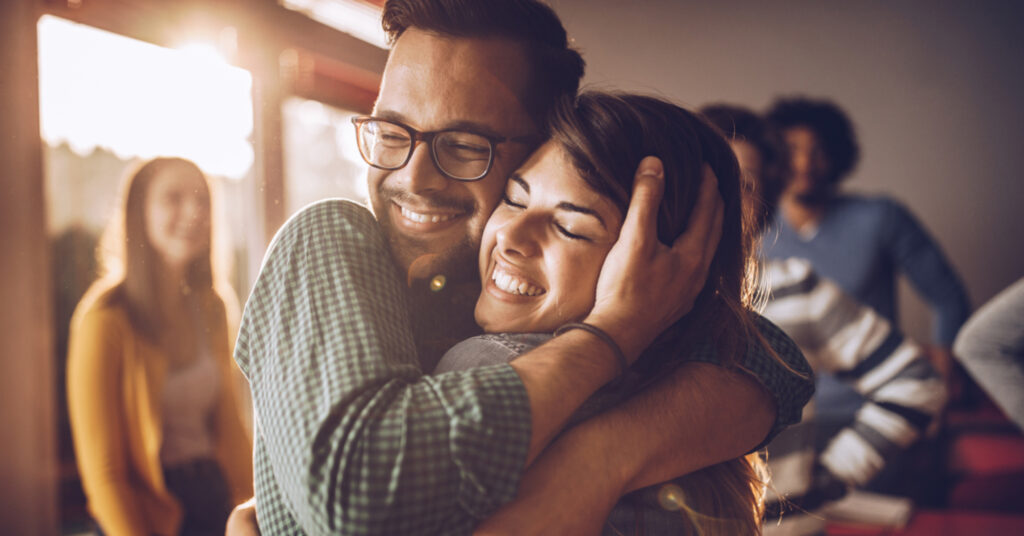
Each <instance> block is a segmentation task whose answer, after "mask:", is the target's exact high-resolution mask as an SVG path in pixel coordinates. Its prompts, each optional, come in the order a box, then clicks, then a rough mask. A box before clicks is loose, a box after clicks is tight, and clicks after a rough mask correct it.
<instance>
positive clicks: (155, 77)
mask: <svg viewBox="0 0 1024 536" xmlns="http://www.w3.org/2000/svg"><path fill="white" fill-rule="evenodd" d="M38 28H39V100H40V103H39V104H40V130H41V134H42V137H43V139H44V141H46V143H48V144H50V145H51V146H57V145H59V144H60V143H62V142H67V143H68V145H69V146H70V147H71V149H72V150H73V151H75V152H76V153H78V154H80V155H82V156H86V155H88V154H90V153H91V152H92V151H93V150H95V149H96V148H98V147H102V148H106V149H109V150H110V151H112V152H113V153H115V154H116V155H117V156H118V157H120V158H123V159H130V158H152V157H155V156H180V157H183V158H187V159H189V160H192V161H194V162H195V163H196V164H198V165H199V167H200V168H202V169H203V170H204V171H205V172H207V173H211V174H214V175H221V176H225V177H230V178H234V179H240V178H242V177H243V176H245V174H246V173H247V172H248V171H249V169H250V168H251V167H252V165H253V158H254V155H253V148H252V143H251V142H250V140H249V138H250V136H251V135H252V131H253V104H252V76H251V75H250V74H249V72H248V71H246V70H244V69H241V68H238V67H234V66H231V65H229V64H228V63H227V61H225V59H224V57H223V55H222V54H220V52H219V51H218V49H217V48H216V47H215V46H212V45H208V44H202V43H189V44H186V45H183V46H182V47H181V49H178V50H175V49H168V48H163V47H159V46H156V45H153V44H149V43H144V42H142V41H136V40H134V39H129V38H127V37H123V36H120V35H116V34H112V33H109V32H105V31H102V30H98V29H96V28H92V27H89V26H85V25H82V24H77V23H74V22H70V21H67V20H64V19H60V18H57V17H53V16H50V15H44V16H43V17H41V18H40V19H39V25H38Z"/></svg>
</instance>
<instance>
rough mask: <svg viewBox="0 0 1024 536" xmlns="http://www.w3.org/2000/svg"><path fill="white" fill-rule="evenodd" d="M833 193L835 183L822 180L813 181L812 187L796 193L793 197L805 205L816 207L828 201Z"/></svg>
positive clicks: (834, 193)
mask: <svg viewBox="0 0 1024 536" xmlns="http://www.w3.org/2000/svg"><path fill="white" fill-rule="evenodd" d="M835 195H836V188H835V185H834V184H832V183H831V182H829V181H822V182H820V183H819V182H815V183H814V186H813V187H811V188H809V189H808V190H807V191H805V192H800V193H797V194H796V195H794V196H793V198H794V199H796V202H797V203H800V204H801V205H803V206H805V207H817V206H821V205H824V204H825V203H828V202H829V201H830V200H831V199H832V198H833V197H835Z"/></svg>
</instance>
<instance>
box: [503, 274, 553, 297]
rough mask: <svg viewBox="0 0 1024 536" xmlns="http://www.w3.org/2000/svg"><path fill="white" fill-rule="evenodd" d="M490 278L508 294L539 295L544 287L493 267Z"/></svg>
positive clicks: (542, 292)
mask: <svg viewBox="0 0 1024 536" xmlns="http://www.w3.org/2000/svg"><path fill="white" fill-rule="evenodd" d="M491 280H492V281H494V285H495V286H496V287H498V288H500V289H501V290H504V291H505V292H508V293H509V294H519V295H522V296H540V295H541V294H544V292H545V291H544V289H542V288H540V287H537V286H534V285H531V284H530V283H527V282H526V281H523V280H522V279H519V278H518V277H515V276H513V275H510V274H508V273H505V272H503V271H501V270H499V269H495V270H494V272H492V273H491Z"/></svg>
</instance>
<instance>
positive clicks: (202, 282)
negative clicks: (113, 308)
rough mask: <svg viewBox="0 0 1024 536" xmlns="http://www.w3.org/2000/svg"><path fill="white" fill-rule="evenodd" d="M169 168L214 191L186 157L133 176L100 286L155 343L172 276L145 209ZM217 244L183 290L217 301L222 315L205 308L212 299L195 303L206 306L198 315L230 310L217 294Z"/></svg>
mask: <svg viewBox="0 0 1024 536" xmlns="http://www.w3.org/2000/svg"><path fill="white" fill-rule="evenodd" d="M165 170H174V171H176V172H178V173H181V174H187V175H194V176H197V177H200V178H202V183H203V184H204V185H205V187H206V188H207V192H208V193H209V183H208V181H207V179H206V176H205V175H204V174H203V172H202V171H201V170H200V169H199V167H198V166H196V165H195V164H194V163H192V162H191V161H189V160H185V159H183V158H170V157H161V158H155V159H153V160H150V161H148V162H146V163H144V164H143V165H142V166H141V167H139V168H138V169H137V170H136V171H135V172H134V173H132V174H131V175H129V177H128V180H127V181H126V183H125V184H124V186H123V190H122V198H123V200H124V204H123V209H122V210H120V211H119V213H118V214H117V216H116V217H115V219H114V220H112V222H111V225H110V227H108V229H107V231H106V233H105V234H104V236H103V239H102V242H101V251H100V257H101V258H100V262H101V265H102V267H103V270H104V277H103V280H102V281H101V282H99V283H97V285H100V286H103V287H105V289H104V293H105V294H106V297H107V299H109V300H112V301H114V302H116V303H118V304H119V305H121V306H122V307H124V308H125V309H126V311H127V312H128V318H129V320H130V321H131V323H132V327H133V328H134V329H135V330H136V331H138V332H139V333H141V334H142V335H144V336H146V337H147V338H149V339H150V340H151V341H153V342H154V343H159V342H160V339H161V337H160V331H161V329H160V327H161V326H162V325H164V324H165V322H164V320H165V319H164V315H165V314H166V313H165V311H166V307H165V306H164V304H162V303H160V299H159V295H158V292H157V284H158V282H160V281H161V280H162V278H164V277H166V273H165V271H166V268H165V267H164V263H163V261H162V260H161V259H160V255H159V253H158V252H157V251H156V249H155V248H154V247H153V244H152V243H150V241H149V235H148V234H147V232H146V212H145V211H146V196H147V194H148V192H149V188H150V186H151V185H152V183H153V180H154V178H155V177H157V176H158V175H160V174H161V173H162V172H163V171H165ZM207 199H209V196H207ZM206 210H207V214H211V213H212V210H211V207H210V205H207V207H206ZM212 227H213V226H212V225H211V226H210V228H211V229H212ZM211 234H212V233H211ZM212 243H213V237H212V236H210V237H208V240H207V241H206V248H205V249H204V250H203V251H202V252H201V253H200V254H199V255H197V256H196V258H195V259H194V260H192V261H191V262H190V263H189V264H188V266H187V267H186V269H185V274H184V279H183V281H181V282H180V285H181V287H180V290H181V291H182V292H183V293H186V294H194V295H196V296H204V297H207V296H209V297H213V298H215V299H214V300H213V302H212V303H213V307H214V308H215V309H217V311H207V310H204V309H205V308H204V307H203V306H204V305H205V306H208V305H209V304H210V303H211V302H210V301H208V300H206V299H203V300H198V301H196V302H194V303H196V304H197V306H200V307H201V309H200V310H199V311H197V313H198V314H203V315H213V316H214V317H215V316H216V315H218V314H219V315H223V314H224V312H223V303H222V301H221V300H220V298H219V296H218V295H217V293H216V292H214V275H213V256H212V254H211V247H212ZM207 318H210V317H209V316H207Z"/></svg>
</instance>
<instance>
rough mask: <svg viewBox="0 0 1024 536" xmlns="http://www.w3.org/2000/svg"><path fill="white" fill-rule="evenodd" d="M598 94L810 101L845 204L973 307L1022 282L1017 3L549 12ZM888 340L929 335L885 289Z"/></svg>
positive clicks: (594, 1) (650, 5)
mask: <svg viewBox="0 0 1024 536" xmlns="http://www.w3.org/2000/svg"><path fill="white" fill-rule="evenodd" d="M550 3H551V4H552V6H553V7H554V8H555V10H556V11H557V12H558V13H559V14H560V16H561V17H562V20H563V21H564V23H565V25H566V27H567V29H568V30H569V33H570V36H571V37H573V38H574V39H575V41H576V45H577V46H578V47H579V48H581V49H582V51H583V54H584V58H585V59H586V60H587V63H588V70H587V73H588V74H587V80H586V82H587V83H588V84H590V85H596V86H598V87H606V88H607V87H612V88H624V89H632V90H641V91H645V92H654V93H657V94H660V95H663V96H666V97H669V98H671V99H673V100H675V101H676V102H679V103H680V104H683V105H687V106H692V107H696V106H701V105H703V104H707V103H710V102H715V101H727V102H733V103H739V104H745V105H748V106H751V107H754V108H756V109H764V108H765V107H766V106H767V105H768V104H769V103H770V102H771V101H772V100H773V99H774V97H775V96H777V95H780V94H792V93H805V94H808V95H812V96H825V97H829V98H831V99H834V100H835V101H836V102H838V103H839V104H841V105H842V106H843V107H844V108H845V109H846V110H847V111H848V112H849V114H850V116H851V117H852V118H853V120H854V123H855V124H856V127H857V130H858V134H859V137H860V142H861V149H862V153H863V157H862V160H861V163H860V166H859V167H858V168H857V170H856V171H855V174H854V175H853V176H852V177H851V178H850V179H849V181H848V183H847V184H846V188H847V189H849V190H854V191H860V192H869V193H885V194H889V195H892V196H895V197H897V198H899V199H900V200H902V201H903V202H904V203H905V204H907V205H908V206H909V207H910V208H911V210H912V211H913V212H914V213H915V214H916V215H917V216H918V217H919V219H921V220H922V221H923V222H924V224H925V226H926V227H927V228H928V229H930V231H931V233H932V235H933V236H934V237H935V238H936V239H937V240H938V241H939V243H940V244H941V245H942V247H943V249H944V250H945V252H946V254H947V256H948V257H949V258H950V259H951V261H952V262H953V264H954V265H955V266H956V268H957V270H958V271H959V273H960V275H961V277H962V278H963V279H964V281H965V283H966V285H967V289H968V292H969V293H970V296H971V301H972V303H973V304H974V306H975V307H977V306H978V305H980V304H981V303H983V302H984V301H985V300H987V299H988V298H990V297H991V296H992V295H993V294H995V293H996V292H998V291H999V290H1000V289H1002V288H1004V287H1006V286H1007V285H1009V284H1010V283H1011V282H1013V281H1014V280H1016V279H1017V278H1018V277H1021V276H1024V239H1022V235H1024V206H1021V205H1022V202H1024V143H1022V141H1024V105H1022V104H1021V103H1020V102H1019V100H1018V99H1022V98H1024V40H1022V38H1021V37H1020V36H1019V34H1018V32H1019V30H1020V29H1021V28H1022V27H1024V2H1016V1H1013V0H1010V1H1001V2H1000V1H987V2H949V1H937V0H918V1H882V0H858V1H845V2H839V1H827V2H825V1H805V0H788V1H777V2H761V1H754V0H745V1H728V2H697V1H680V2H669V1H656V0H646V1H635V2H623V1H621V0H550ZM901 300H902V302H901V307H902V309H903V324H904V327H905V328H906V329H907V330H908V331H909V332H910V333H912V334H914V335H916V336H918V337H922V336H924V337H927V336H928V335H930V329H929V326H930V324H929V317H928V313H927V310H926V309H925V308H924V307H923V305H922V304H921V302H920V301H919V300H917V299H916V296H913V295H912V293H911V292H909V291H908V287H907V286H906V285H905V284H904V288H903V289H902V290H901Z"/></svg>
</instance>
